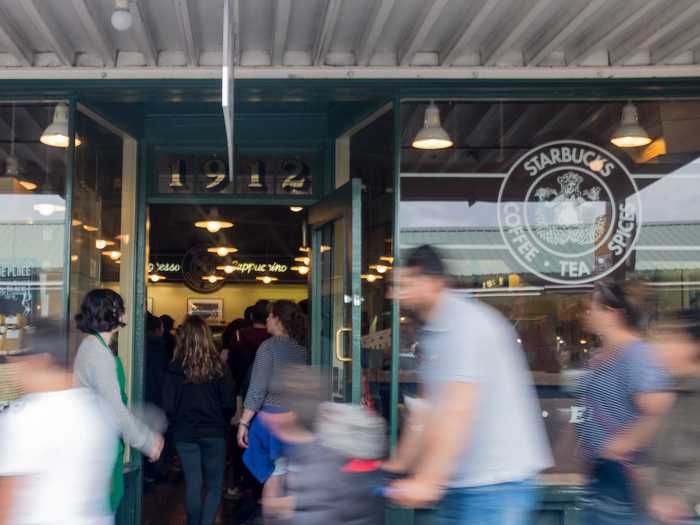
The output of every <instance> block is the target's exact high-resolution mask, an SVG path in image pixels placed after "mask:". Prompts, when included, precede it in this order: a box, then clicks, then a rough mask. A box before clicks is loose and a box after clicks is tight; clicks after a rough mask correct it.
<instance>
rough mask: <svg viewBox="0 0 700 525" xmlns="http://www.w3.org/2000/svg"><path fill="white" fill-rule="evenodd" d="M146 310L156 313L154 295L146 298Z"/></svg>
mask: <svg viewBox="0 0 700 525" xmlns="http://www.w3.org/2000/svg"><path fill="white" fill-rule="evenodd" d="M146 310H147V311H149V312H151V313H152V314H153V315H155V312H154V311H153V297H147V298H146Z"/></svg>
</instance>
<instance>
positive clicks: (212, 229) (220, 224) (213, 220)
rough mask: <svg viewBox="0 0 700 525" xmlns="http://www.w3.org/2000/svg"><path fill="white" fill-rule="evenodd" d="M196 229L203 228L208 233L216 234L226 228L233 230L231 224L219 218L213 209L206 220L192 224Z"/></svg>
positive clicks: (217, 212) (216, 211)
mask: <svg viewBox="0 0 700 525" xmlns="http://www.w3.org/2000/svg"><path fill="white" fill-rule="evenodd" d="M194 225H195V226H196V227H197V228H203V229H205V230H207V231H208V232H209V233H216V232H219V231H221V230H225V229H227V228H233V223H232V222H229V221H225V220H223V219H221V218H220V217H219V211H218V210H217V209H216V208H214V209H213V210H212V213H211V215H210V216H209V218H208V219H205V220H203V221H197V222H195V223H194Z"/></svg>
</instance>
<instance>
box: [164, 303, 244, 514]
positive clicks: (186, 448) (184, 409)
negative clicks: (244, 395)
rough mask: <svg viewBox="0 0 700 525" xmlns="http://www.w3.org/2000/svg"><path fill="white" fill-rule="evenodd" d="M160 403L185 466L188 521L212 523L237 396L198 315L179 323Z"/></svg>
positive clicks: (220, 486)
mask: <svg viewBox="0 0 700 525" xmlns="http://www.w3.org/2000/svg"><path fill="white" fill-rule="evenodd" d="M163 404H164V408H165V411H166V413H167V414H168V419H169V421H170V425H171V428H172V434H173V439H174V440H175V448H176V449H177V452H178V455H179V456H180V461H181V462H182V466H183V470H184V472H185V483H186V486H187V496H186V506H187V523H188V524H189V525H211V524H213V523H214V519H215V518H216V513H217V511H218V509H219V503H220V502H221V491H222V488H223V483H224V472H225V465H226V440H225V437H226V428H227V426H228V422H229V421H230V419H231V416H232V414H233V412H234V411H235V408H236V402H235V396H234V390H233V379H232V378H231V373H230V372H229V370H228V367H227V366H226V365H225V364H224V362H223V360H222V359H221V356H220V355H219V351H218V350H217V348H216V346H215V345H214V341H213V340H212V334H211V330H210V329H209V327H208V326H207V324H206V322H205V321H204V320H203V319H202V318H201V317H198V316H193V315H191V316H189V317H187V319H185V322H184V323H183V324H182V326H180V328H179V329H178V332H177V345H176V347H175V357H174V358H173V361H172V362H171V363H170V366H169V368H168V373H167V376H166V379H165V388H164V392H163ZM203 478H204V479H203ZM203 485H204V486H205V487H206V490H205V492H204V493H202V486H203Z"/></svg>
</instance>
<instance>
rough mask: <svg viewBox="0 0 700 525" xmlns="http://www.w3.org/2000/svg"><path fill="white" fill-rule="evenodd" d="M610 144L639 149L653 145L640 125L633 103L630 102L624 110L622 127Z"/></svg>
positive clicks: (619, 127) (620, 126)
mask: <svg viewBox="0 0 700 525" xmlns="http://www.w3.org/2000/svg"><path fill="white" fill-rule="evenodd" d="M610 142H612V143H613V144H614V145H615V146H617V147H618V148H638V147H640V146H646V145H647V144H650V143H651V138H650V137H649V134H648V133H647V131H646V130H645V129H644V128H643V127H642V126H641V125H640V124H639V113H638V112H637V106H635V105H634V104H632V103H631V102H628V103H627V104H625V107H623V108H622V118H621V119H620V125H619V126H618V127H617V129H616V130H615V133H613V135H612V137H610Z"/></svg>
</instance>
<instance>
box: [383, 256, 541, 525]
mask: <svg viewBox="0 0 700 525" xmlns="http://www.w3.org/2000/svg"><path fill="white" fill-rule="evenodd" d="M395 278H396V279H397V281H398V282H397V283H396V284H397V287H398V289H397V290H396V291H395V292H394V293H395V294H396V295H397V298H398V299H399V300H400V302H401V306H402V308H404V309H406V310H410V311H412V312H413V313H414V314H415V315H416V317H417V318H418V319H420V321H421V322H422V328H421V332H420V336H419V343H418V344H419V346H420V349H421V352H422V353H423V355H424V360H423V363H422V365H421V369H420V371H419V373H420V376H421V382H422V386H423V389H424V396H425V398H426V401H427V402H426V403H425V405H424V407H423V408H422V409H420V410H418V411H415V412H414V413H413V414H412V416H411V419H412V421H411V424H409V425H408V427H409V428H407V429H406V431H405V432H404V435H403V436H402V441H401V443H400V444H399V448H398V450H397V454H396V457H395V458H394V459H392V460H391V461H389V462H388V463H387V464H386V469H387V470H390V471H400V472H404V473H407V474H408V477H407V478H406V479H403V480H401V481H397V482H395V483H394V484H393V485H392V486H391V488H390V489H389V490H388V492H387V493H388V495H389V497H390V498H391V499H392V500H393V501H394V502H395V503H397V504H399V505H402V506H405V507H413V508H420V507H428V506H431V505H435V504H437V510H436V516H435V517H436V521H437V523H439V524H441V525H443V524H444V525H448V524H450V525H451V524H460V525H462V524H469V525H471V524H475V525H476V524H478V525H491V524H493V525H496V524H498V525H501V524H508V525H521V524H525V523H526V522H527V520H528V515H529V513H530V512H531V511H532V510H533V508H534V507H535V505H536V503H537V485H536V482H535V479H534V478H535V476H536V475H537V474H538V473H539V472H541V471H542V470H544V469H546V468H547V467H549V466H550V465H551V456H550V451H549V446H548V443H547V438H546V436H545V433H544V428H543V425H542V422H541V419H540V410H539V407H538V403H537V400H536V397H535V392H534V388H533V387H532V384H531V379H530V375H529V371H528V369H527V364H526V362H525V359H524V356H523V354H522V350H521V349H520V346H519V344H518V343H517V335H516V333H515V331H514V330H513V328H512V326H511V325H510V323H509V322H508V321H507V320H506V319H505V318H503V317H502V316H501V315H500V314H499V313H498V312H497V311H496V310H494V309H492V308H490V307H489V306H487V305H485V304H482V303H480V302H478V301H474V300H469V299H465V298H462V297H459V296H458V295H456V294H453V293H452V292H450V291H449V289H448V285H449V279H448V277H447V275H446V272H445V268H444V265H443V263H442V261H441V259H440V256H439V254H438V253H437V251H436V250H434V249H433V248H432V247H430V246H421V247H418V248H416V249H415V250H414V251H413V252H411V253H410V254H409V256H408V258H407V259H406V260H405V264H404V265H403V267H402V268H400V269H398V270H397V272H396V275H395Z"/></svg>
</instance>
